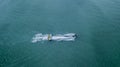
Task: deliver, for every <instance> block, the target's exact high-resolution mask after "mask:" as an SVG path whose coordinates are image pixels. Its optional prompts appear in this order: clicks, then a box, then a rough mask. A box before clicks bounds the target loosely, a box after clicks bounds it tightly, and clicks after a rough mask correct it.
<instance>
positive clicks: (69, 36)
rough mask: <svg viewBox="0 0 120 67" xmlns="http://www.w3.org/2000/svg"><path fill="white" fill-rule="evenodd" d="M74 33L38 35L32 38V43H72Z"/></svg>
mask: <svg viewBox="0 0 120 67" xmlns="http://www.w3.org/2000/svg"><path fill="white" fill-rule="evenodd" d="M75 38H76V37H75V33H68V34H56V35H52V34H42V33H38V34H35V36H34V37H33V38H32V43H36V42H38V41H46V40H47V41H74V40H75Z"/></svg>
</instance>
